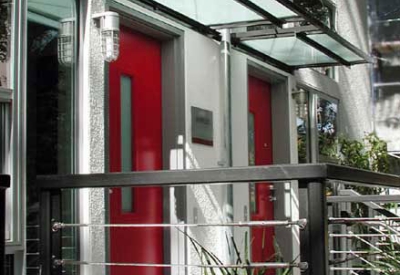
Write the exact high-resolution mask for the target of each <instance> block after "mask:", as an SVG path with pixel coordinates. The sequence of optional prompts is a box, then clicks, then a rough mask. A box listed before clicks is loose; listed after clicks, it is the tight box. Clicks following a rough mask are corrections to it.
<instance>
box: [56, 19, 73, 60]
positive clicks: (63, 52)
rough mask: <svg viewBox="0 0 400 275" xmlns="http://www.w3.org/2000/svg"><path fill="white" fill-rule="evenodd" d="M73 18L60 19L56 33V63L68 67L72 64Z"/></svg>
mask: <svg viewBox="0 0 400 275" xmlns="http://www.w3.org/2000/svg"><path fill="white" fill-rule="evenodd" d="M74 30H75V18H67V19H62V20H61V21H60V26H59V33H58V62H59V63H60V64H61V65H64V66H69V65H71V64H72V63H73V62H74Z"/></svg>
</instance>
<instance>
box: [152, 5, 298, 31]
mask: <svg viewBox="0 0 400 275" xmlns="http://www.w3.org/2000/svg"><path fill="white" fill-rule="evenodd" d="M155 2H157V3H159V4H162V5H164V6H166V7H168V8H170V9H173V10H175V11H177V12H179V13H182V14H184V15H185V16H187V17H189V18H191V19H193V20H195V21H198V22H200V23H202V24H204V25H217V24H227V23H235V22H246V21H254V20H265V19H269V18H265V17H264V16H263V15H262V12H261V10H264V11H265V12H268V13H269V14H271V15H272V16H273V17H276V18H286V17H293V16H297V14H296V13H294V12H292V11H291V10H290V9H288V8H286V7H285V6H283V5H281V4H279V3H278V2H277V1H275V0H248V1H237V0H190V1H188V0H156V1H155ZM246 2H247V3H248V2H250V5H248V4H243V3H246ZM251 4H253V5H254V6H258V7H259V9H256V8H254V6H253V5H251ZM249 6H250V7H252V8H249Z"/></svg>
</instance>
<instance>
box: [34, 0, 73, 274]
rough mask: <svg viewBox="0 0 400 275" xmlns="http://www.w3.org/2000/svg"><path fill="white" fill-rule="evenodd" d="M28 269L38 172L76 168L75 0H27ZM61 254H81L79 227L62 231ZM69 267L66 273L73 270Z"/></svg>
mask: <svg viewBox="0 0 400 275" xmlns="http://www.w3.org/2000/svg"><path fill="white" fill-rule="evenodd" d="M27 6H28V9H27V18H28V22H27V45H26V48H27V49H26V56H27V62H26V64H27V80H26V81H27V85H26V87H27V91H26V98H27V103H26V104H27V115H26V117H27V131H26V132H27V160H26V161H27V165H26V166H27V194H28V196H27V209H26V212H27V235H28V236H27V239H28V241H27V247H30V248H32V251H30V252H31V253H29V254H28V255H27V259H26V263H27V269H30V270H35V268H38V257H37V256H36V254H35V252H36V251H34V250H35V249H36V248H38V247H39V246H38V244H37V243H35V240H37V239H38V236H37V230H36V229H35V228H37V225H38V222H39V217H38V208H37V205H38V194H37V192H36V186H35V178H36V176H37V175H46V174H70V173H73V172H74V168H73V167H74V147H73V146H74V144H75V142H74V136H75V133H74V120H75V109H74V106H75V73H76V72H77V62H76V61H77V58H76V57H77V54H76V49H77V47H76V43H77V29H76V26H77V25H78V24H77V19H78V16H77V14H76V3H75V0H40V1H37V0H28V1H27ZM62 200H63V208H62V219H63V222H66V223H71V222H72V223H74V222H75V216H74V213H77V211H75V210H76V209H75V208H76V204H75V194H74V192H73V191H64V192H63V194H62ZM62 233H63V237H62V240H63V246H65V248H64V249H63V250H62V251H63V258H65V259H74V258H75V255H76V254H77V240H76V231H75V229H68V230H63V231H62ZM75 271H76V270H75V269H74V268H70V267H68V268H67V267H65V268H64V271H63V272H64V273H65V274H73V273H75Z"/></svg>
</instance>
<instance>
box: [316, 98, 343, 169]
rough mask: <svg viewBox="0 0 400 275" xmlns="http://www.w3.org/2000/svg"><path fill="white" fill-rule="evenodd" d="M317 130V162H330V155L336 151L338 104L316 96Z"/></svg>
mask: <svg viewBox="0 0 400 275" xmlns="http://www.w3.org/2000/svg"><path fill="white" fill-rule="evenodd" d="M316 114H317V131H318V149H319V150H318V151H319V157H318V160H319V162H330V161H331V156H334V155H335V154H336V153H337V143H336V137H337V115H338V104H337V103H335V102H332V101H330V100H327V99H324V98H321V97H318V100H317V113H316Z"/></svg>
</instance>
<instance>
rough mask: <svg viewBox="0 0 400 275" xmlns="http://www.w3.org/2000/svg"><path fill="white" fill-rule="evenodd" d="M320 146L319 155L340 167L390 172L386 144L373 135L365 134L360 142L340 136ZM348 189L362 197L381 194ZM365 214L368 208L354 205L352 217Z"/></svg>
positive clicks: (368, 188) (353, 187) (369, 190)
mask: <svg viewBox="0 0 400 275" xmlns="http://www.w3.org/2000/svg"><path fill="white" fill-rule="evenodd" d="M320 144H321V141H320ZM322 144H323V147H324V148H323V149H321V148H320V150H321V153H322V154H324V155H325V156H328V157H329V158H330V159H331V160H333V161H334V162H336V163H338V164H340V165H344V166H350V167H354V168H359V169H364V170H370V171H374V172H382V173H388V172H389V170H390V159H389V154H388V152H387V144H386V142H385V141H383V140H381V139H380V138H379V137H378V136H377V135H376V134H375V133H370V134H366V135H365V136H364V138H363V139H362V140H361V141H359V140H353V139H349V138H347V137H345V136H340V137H338V138H337V139H336V140H335V143H334V144H333V143H332V142H330V143H325V142H322ZM348 188H351V189H353V190H355V191H357V192H358V193H360V194H363V195H377V194H380V193H382V189H381V188H378V187H376V188H370V187H363V186H354V185H351V186H349V187H348ZM367 214H368V208H367V207H366V206H365V205H363V204H354V207H353V215H355V216H359V217H363V216H366V215H367Z"/></svg>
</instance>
